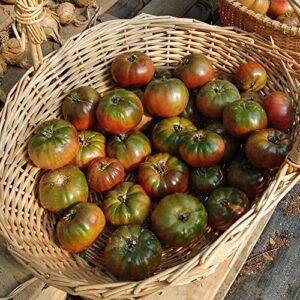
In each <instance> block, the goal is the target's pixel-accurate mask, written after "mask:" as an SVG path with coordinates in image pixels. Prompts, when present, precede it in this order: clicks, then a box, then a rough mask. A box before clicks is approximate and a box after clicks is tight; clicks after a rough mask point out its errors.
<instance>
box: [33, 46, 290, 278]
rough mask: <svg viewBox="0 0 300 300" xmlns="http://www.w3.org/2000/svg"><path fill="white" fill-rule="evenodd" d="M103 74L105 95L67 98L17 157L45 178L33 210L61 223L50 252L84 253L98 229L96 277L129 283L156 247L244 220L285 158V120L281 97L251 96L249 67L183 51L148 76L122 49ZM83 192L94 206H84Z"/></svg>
mask: <svg viewBox="0 0 300 300" xmlns="http://www.w3.org/2000/svg"><path fill="white" fill-rule="evenodd" d="M111 75H112V78H113V80H114V82H115V83H116V84H117V86H118V87H116V88H114V89H113V90H110V91H108V92H106V93H105V94H104V95H99V93H98V92H97V91H96V90H95V89H94V88H92V87H90V86H82V87H78V88H76V89H74V90H72V91H71V92H70V93H69V94H68V95H67V96H66V97H65V99H64V100H63V102H62V115H63V119H52V120H48V121H45V122H44V123H42V124H41V125H40V126H38V127H37V128H36V129H35V131H34V133H33V136H32V137H31V139H30V141H29V144H28V154H29V157H30V159H31V161H32V162H33V163H34V164H35V165H36V166H38V167H40V168H43V169H47V170H48V171H46V172H44V173H43V175H42V177H41V179H40V181H39V186H38V191H39V201H40V203H41V205H42V206H43V207H44V208H45V209H47V210H49V211H51V212H54V213H57V214H58V215H59V216H60V219H59V221H58V224H57V228H56V232H57V238H58V242H59V245H60V247H61V248H63V249H65V250H67V251H69V252H72V253H78V252H81V251H83V250H85V249H87V248H88V247H90V246H91V245H92V244H93V243H94V242H95V240H96V239H97V238H98V237H99V235H100V233H101V232H102V231H103V229H104V227H105V224H106V222H108V223H109V224H111V225H112V226H114V227H115V228H116V230H115V231H114V232H113V234H112V235H111V236H110V238H109V239H108V240H107V242H106V246H105V249H104V262H105V264H106V266H107V268H108V269H109V270H110V271H111V272H112V273H113V274H115V275H117V276H119V277H120V278H124V279H127V280H140V279H143V278H145V277H148V276H150V275H151V274H152V273H153V272H154V271H155V270H157V268H158V266H159V264H160V261H161V256H162V247H163V246H165V247H182V246H186V245H188V244H190V243H192V242H194V241H196V240H197V239H199V238H200V237H201V236H202V235H203V234H204V232H205V231H206V228H207V225H209V226H211V227H213V228H215V229H217V230H220V231H224V230H226V229H227V228H229V227H230V226H231V225H232V224H233V223H234V222H235V221H236V220H237V219H238V218H240V217H241V216H242V215H243V214H244V213H246V212H247V211H248V209H249V207H250V204H251V201H254V200H255V198H256V197H257V195H259V194H261V193H262V192H263V191H264V189H265V188H266V184H267V183H268V179H269V178H270V171H271V170H274V169H275V170H276V168H278V167H279V166H280V165H281V164H282V162H283V161H284V159H285V156H286V154H287V152H288V151H289V149H290V145H291V142H290V137H289V131H290V128H291V126H292V125H293V121H294V112H293V105H292V101H291V100H290V98H289V97H288V95H287V94H285V93H283V92H281V91H278V92H273V93H270V94H268V95H263V93H259V91H260V90H261V89H262V88H263V87H264V86H265V84H266V82H267V73H266V70H265V68H264V67H263V66H262V65H260V64H258V63H255V62H249V63H244V64H242V65H241V66H240V67H239V68H238V69H237V70H236V71H235V73H234V74H227V73H222V72H217V71H216V70H215V69H214V67H213V65H212V63H211V61H210V60H209V59H208V58H207V57H205V56H203V55H202V54H190V55H187V56H185V57H183V58H182V59H181V60H180V61H179V62H178V64H177V66H176V68H175V70H173V71H172V70H169V69H157V70H156V69H155V67H154V64H153V62H152V60H151V59H150V58H149V57H148V56H147V55H146V54H144V53H141V52H128V53H125V54H122V55H120V56H118V57H116V58H115V59H114V61H113V62H112V65H111ZM268 126H269V128H267V127H268ZM125 178H126V179H125ZM89 190H93V191H94V192H96V193H101V195H102V197H99V198H101V199H102V200H101V201H100V202H101V203H97V204H96V203H92V202H88V199H89ZM162 245H163V246H162Z"/></svg>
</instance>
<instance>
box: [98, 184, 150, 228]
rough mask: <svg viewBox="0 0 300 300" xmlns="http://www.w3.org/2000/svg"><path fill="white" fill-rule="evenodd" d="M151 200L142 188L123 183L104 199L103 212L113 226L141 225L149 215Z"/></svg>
mask: <svg viewBox="0 0 300 300" xmlns="http://www.w3.org/2000/svg"><path fill="white" fill-rule="evenodd" d="M150 207H151V200H150V198H149V197H148V195H147V194H146V193H145V191H144V190H143V188H142V187H141V186H140V185H138V184H134V183H133V182H123V183H121V184H119V185H118V186H116V187H115V188H114V189H113V190H111V191H109V192H108V193H107V194H106V195H105V198H104V202H103V206H102V209H103V212H104V215H105V217H106V220H107V221H108V222H109V223H110V224H112V225H114V226H122V225H130V224H137V225H141V224H143V223H144V221H145V219H146V218H147V216H148V215H149V212H150Z"/></svg>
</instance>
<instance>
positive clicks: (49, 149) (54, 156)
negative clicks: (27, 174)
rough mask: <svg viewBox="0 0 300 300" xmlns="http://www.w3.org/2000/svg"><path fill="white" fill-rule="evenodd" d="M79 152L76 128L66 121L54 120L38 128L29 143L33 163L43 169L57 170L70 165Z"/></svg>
mask: <svg viewBox="0 0 300 300" xmlns="http://www.w3.org/2000/svg"><path fill="white" fill-rule="evenodd" d="M78 150H79V137H78V134H77V131H76V128H75V127H74V126H73V125H72V124H71V123H69V122H68V121H65V120H60V119H53V120H49V121H45V122H44V123H42V124H41V125H40V126H38V127H37V128H36V129H35V130H34V133H33V136H32V137H31V139H30V140H29V143H28V154H29V157H30V159H31V160H32V161H33V163H34V164H35V165H36V166H38V167H39V168H43V169H57V168H61V167H63V166H65V165H67V164H68V163H70V162H71V161H72V160H73V158H74V157H75V156H76V154H77V152H78Z"/></svg>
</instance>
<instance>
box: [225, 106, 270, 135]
mask: <svg viewBox="0 0 300 300" xmlns="http://www.w3.org/2000/svg"><path fill="white" fill-rule="evenodd" d="M223 124H224V127H225V129H226V131H227V132H228V133H230V134H231V135H232V136H234V137H237V138H240V139H244V138H246V137H248V136H249V134H250V133H251V132H253V131H255V130H259V129H264V128H266V127H267V124H268V119H267V115H266V112H265V111H264V109H263V108H262V107H261V105H260V104H258V103H257V102H253V101H236V102H233V103H231V104H230V105H228V106H226V107H225V109H224V112H223Z"/></svg>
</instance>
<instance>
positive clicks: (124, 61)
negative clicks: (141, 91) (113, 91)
mask: <svg viewBox="0 0 300 300" xmlns="http://www.w3.org/2000/svg"><path fill="white" fill-rule="evenodd" d="M154 72H155V68H154V65H153V62H152V60H151V58H150V57H149V56H148V55H147V54H145V53H142V52H140V51H133V52H126V53H123V54H121V55H119V56H117V57H116V58H115V59H114V60H113V62H112V64H111V75H112V78H113V80H114V81H115V82H116V83H118V84H119V85H120V86H122V87H124V88H135V87H140V86H143V85H146V84H147V83H148V82H149V81H150V80H151V79H152V77H153V74H154Z"/></svg>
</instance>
